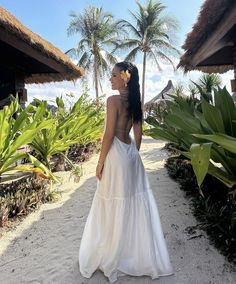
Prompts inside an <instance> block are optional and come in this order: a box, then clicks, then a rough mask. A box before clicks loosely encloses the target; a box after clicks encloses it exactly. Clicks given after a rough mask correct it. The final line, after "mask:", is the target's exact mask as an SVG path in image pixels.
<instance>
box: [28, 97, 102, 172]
mask: <svg viewBox="0 0 236 284" xmlns="http://www.w3.org/2000/svg"><path fill="white" fill-rule="evenodd" d="M37 104H38V106H37V107H36V109H37V108H40V109H41V110H42V112H41V120H42V121H47V120H48V119H50V118H51V117H52V113H51V111H48V110H47V102H46V101H40V100H37ZM57 105H58V113H57V115H56V117H55V118H54V123H53V125H52V126H51V127H50V129H43V130H40V131H37V133H36V134H35V135H34V138H33V140H32V141H31V142H30V143H29V145H30V146H31V147H32V148H33V149H34V150H35V151H36V152H37V153H38V154H39V155H40V157H41V158H42V162H43V163H44V164H45V165H46V166H47V167H48V168H49V169H51V165H50V159H51V157H52V156H53V155H55V154H59V153H60V154H62V155H63V152H64V151H66V150H67V149H68V148H69V147H70V146H71V145H73V144H76V143H79V142H80V143H86V142H87V141H90V140H92V141H94V140H96V139H97V138H98V137H100V135H101V126H100V125H101V124H102V120H103V117H102V115H99V113H100V111H101V107H99V108H96V104H95V102H93V103H88V101H87V100H86V99H85V95H81V97H80V98H79V99H78V100H77V102H76V103H75V104H74V106H73V107H72V109H71V110H70V111H69V112H66V110H65V108H64V102H63V100H62V98H57ZM35 113H36V112H35ZM33 116H34V114H33ZM65 158H66V157H65Z"/></svg>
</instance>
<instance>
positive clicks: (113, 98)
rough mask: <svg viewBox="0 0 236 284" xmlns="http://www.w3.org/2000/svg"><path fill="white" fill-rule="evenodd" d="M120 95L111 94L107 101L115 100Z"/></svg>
mask: <svg viewBox="0 0 236 284" xmlns="http://www.w3.org/2000/svg"><path fill="white" fill-rule="evenodd" d="M119 97H120V96H119V95H111V96H109V97H108V98H107V101H115V100H118V99H119Z"/></svg>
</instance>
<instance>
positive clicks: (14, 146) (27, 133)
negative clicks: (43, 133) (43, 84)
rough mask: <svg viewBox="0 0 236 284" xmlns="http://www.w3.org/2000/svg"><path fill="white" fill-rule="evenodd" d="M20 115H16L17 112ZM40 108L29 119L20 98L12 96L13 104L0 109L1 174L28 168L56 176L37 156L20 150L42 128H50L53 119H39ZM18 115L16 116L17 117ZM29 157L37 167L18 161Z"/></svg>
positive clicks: (49, 175)
mask: <svg viewBox="0 0 236 284" xmlns="http://www.w3.org/2000/svg"><path fill="white" fill-rule="evenodd" d="M17 112H18V113H19V112H20V113H19V115H16V113H17ZM39 113H40V110H38V111H37V112H36V114H35V117H34V118H32V119H31V120H30V121H29V120H28V114H27V110H21V109H20V106H19V103H18V98H14V97H11V104H10V105H9V106H5V107H4V108H3V109H2V110H0V124H1V130H0V176H1V175H2V174H3V173H6V172H9V171H12V170H26V171H32V172H36V173H38V174H40V175H41V176H44V177H47V178H54V176H53V175H52V173H51V172H50V171H49V169H47V168H46V167H45V166H44V165H43V164H42V163H40V161H38V160H37V159H36V158H35V157H33V156H31V155H29V154H28V153H24V152H21V151H19V150H18V149H19V148H20V147H21V146H23V145H26V144H28V143H30V142H31V141H32V140H33V139H34V136H35V135H36V133H37V132H38V131H40V130H46V129H49V128H50V127H51V126H52V124H53V120H51V119H50V120H47V121H39V120H38V117H39ZM15 116H16V118H15ZM23 158H27V159H28V160H30V161H31V162H32V164H33V165H35V166H36V168H34V167H31V166H25V165H19V166H16V165H15V163H16V162H17V161H20V160H22V159H23Z"/></svg>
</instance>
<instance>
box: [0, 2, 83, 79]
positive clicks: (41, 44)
mask: <svg viewBox="0 0 236 284" xmlns="http://www.w3.org/2000/svg"><path fill="white" fill-rule="evenodd" d="M48 24H50V23H48ZM0 33H1V42H5V38H7V39H8V42H6V43H7V44H9V42H10V43H11V42H13V39H15V40H16V41H17V42H18V43H22V44H23V45H24V46H25V50H28V51H30V50H32V52H34V54H36V52H37V54H38V55H39V56H38V57H37V58H36V57H35V58H33V57H32V60H34V62H36V60H38V58H42V61H41V62H39V63H40V64H41V65H43V64H44V66H45V71H44V72H41V71H40V72H39V73H37V70H34V72H31V71H29V72H31V73H28V74H27V72H26V73H25V82H26V83H45V82H53V81H63V80H67V81H71V80H76V79H78V78H79V77H81V76H82V75H83V69H82V68H80V67H78V66H76V65H75V64H73V62H72V61H71V60H70V59H69V57H68V56H66V55H65V54H64V53H63V52H62V51H60V50H59V49H58V48H56V47H55V46H53V45H52V44H51V43H50V42H48V41H46V40H44V39H43V38H41V37H40V36H39V35H37V34H36V33H33V32H32V31H31V30H30V29H28V28H27V27H26V26H24V25H23V24H22V23H21V22H20V21H19V20H17V19H16V17H14V16H13V15H11V14H10V13H9V12H8V11H7V10H5V9H4V8H2V7H0ZM7 39H6V40H7ZM11 48H14V49H15V50H17V49H18V45H16V46H14V44H12V45H11ZM21 52H22V50H21ZM25 56H26V57H27V58H28V60H29V58H30V52H28V54H25ZM47 62H48V65H47ZM49 62H51V65H50V63H49ZM35 66H36V65H35ZM52 66H56V68H55V69H54V68H53V67H52ZM36 67H37V66H36ZM46 67H47V68H46ZM35 69H36V68H35Z"/></svg>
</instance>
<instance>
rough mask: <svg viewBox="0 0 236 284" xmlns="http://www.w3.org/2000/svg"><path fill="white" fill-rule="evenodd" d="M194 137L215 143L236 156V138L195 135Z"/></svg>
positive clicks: (221, 135) (220, 135) (216, 135)
mask: <svg viewBox="0 0 236 284" xmlns="http://www.w3.org/2000/svg"><path fill="white" fill-rule="evenodd" d="M193 136H195V137H198V138H203V139H206V140H208V141H212V142H215V143H216V144H218V145H220V146H221V147H223V148H224V149H226V150H228V151H230V152H232V153H235V154H236V138H234V137H232V136H228V135H226V134H213V135H211V134H209V135H204V134H193Z"/></svg>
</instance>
